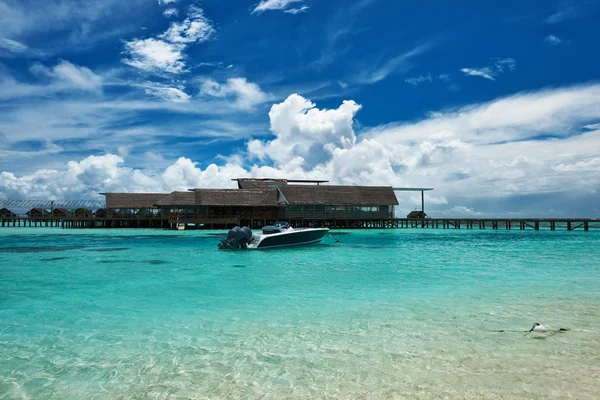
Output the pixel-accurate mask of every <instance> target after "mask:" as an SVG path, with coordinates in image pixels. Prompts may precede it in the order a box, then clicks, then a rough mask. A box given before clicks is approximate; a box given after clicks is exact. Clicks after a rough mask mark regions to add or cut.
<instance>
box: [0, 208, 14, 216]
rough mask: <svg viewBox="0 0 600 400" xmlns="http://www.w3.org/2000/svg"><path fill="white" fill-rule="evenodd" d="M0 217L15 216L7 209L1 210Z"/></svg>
mask: <svg viewBox="0 0 600 400" xmlns="http://www.w3.org/2000/svg"><path fill="white" fill-rule="evenodd" d="M0 215H1V216H3V217H16V216H17V214H15V213H14V212H12V211H11V210H9V209H8V208H3V209H1V210H0Z"/></svg>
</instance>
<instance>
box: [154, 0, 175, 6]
mask: <svg viewBox="0 0 600 400" xmlns="http://www.w3.org/2000/svg"><path fill="white" fill-rule="evenodd" d="M173 3H177V0H158V4H159V5H161V6H166V5H168V4H173Z"/></svg>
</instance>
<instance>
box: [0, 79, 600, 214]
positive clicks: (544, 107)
mask: <svg viewBox="0 0 600 400" xmlns="http://www.w3.org/2000/svg"><path fill="white" fill-rule="evenodd" d="M228 84H229V83H228V82H226V83H223V84H217V85H216V86H215V85H212V84H209V85H207V87H206V88H205V89H206V93H205V95H207V96H215V97H222V96H227V95H226V94H224V93H225V92H227V90H226V89H224V88H223V87H227V85H228ZM209 92H210V93H212V95H211V94H209ZM190 103H191V102H190ZM599 103H600V85H595V84H588V85H581V86H572V87H567V88H561V89H548V90H542V91H537V92H531V93H521V94H515V95H513V96H508V97H504V98H500V99H497V100H494V101H491V102H488V103H484V104H473V105H470V106H465V107H462V108H459V109H455V110H446V111H443V112H438V113H432V114H431V115H430V116H428V117H427V118H425V119H424V120H422V121H418V122H407V123H402V124H395V125H386V126H381V127H376V128H370V129H366V130H364V131H363V132H361V134H360V135H357V134H356V133H355V131H354V128H353V126H354V124H355V116H356V114H357V113H358V112H359V110H360V108H361V106H360V105H358V104H357V103H355V102H354V101H351V100H348V101H345V102H343V103H342V104H340V105H339V106H338V107H337V108H333V109H329V110H328V109H319V108H317V107H316V106H315V104H313V103H312V102H311V101H309V100H308V99H306V98H303V97H302V96H299V95H291V96H290V97H288V98H287V99H286V100H285V101H283V102H281V103H278V104H274V105H273V106H272V108H271V110H270V112H269V120H270V125H271V132H272V134H273V137H272V138H271V139H269V140H261V139H253V140H248V142H247V146H246V152H245V153H233V154H231V155H227V156H224V157H220V159H222V160H226V161H227V163H226V164H224V165H210V166H209V167H207V168H206V169H201V168H198V166H197V165H195V164H194V163H193V162H192V160H190V159H187V158H180V159H179V160H177V161H176V162H174V163H173V164H172V165H170V166H168V165H164V166H163V167H162V168H164V169H163V170H162V171H160V172H149V171H142V170H135V169H131V168H128V167H127V166H125V164H124V160H123V158H122V157H119V156H111V155H106V156H102V157H98V158H91V159H88V158H84V159H83V160H81V161H78V162H76V163H69V164H68V165H67V167H66V168H58V167H56V168H54V169H51V168H47V169H44V170H39V171H37V172H32V173H29V174H25V175H22V176H17V175H16V174H15V173H14V172H9V171H5V172H4V173H3V174H1V175H0V192H1V193H2V196H5V197H20V198H24V197H29V198H33V197H43V198H48V196H50V195H53V196H56V197H61V198H69V197H70V198H77V197H87V196H90V195H92V194H93V193H97V192H101V191H155V190H156V191H164V192H166V191H170V190H174V189H178V190H186V189H187V188H190V187H195V186H203V187H211V186H214V187H223V186H229V185H231V182H230V181H229V179H230V178H234V177H238V176H261V177H264V176H273V177H288V178H298V179H300V178H306V179H308V178H315V179H316V178H320V179H329V180H330V181H331V182H332V183H337V184H368V185H393V186H413V187H414V186H416V187H419V186H421V187H434V188H435V192H433V193H431V194H428V195H434V197H431V198H430V197H427V199H426V204H433V205H435V206H436V210H434V211H430V212H428V213H429V214H432V215H448V216H452V215H459V214H460V215H481V214H480V213H488V211H484V210H482V208H485V204H488V205H489V204H495V205H496V204H501V203H502V202H504V203H502V204H504V205H503V206H502V207H503V208H498V207H500V206H498V207H496V206H494V212H497V213H500V214H505V215H506V212H508V211H514V212H521V211H522V210H523V207H524V206H523V205H522V204H521V205H519V204H517V203H510V201H512V200H502V199H518V198H519V196H524V195H532V194H536V195H540V196H544V197H540V196H538V197H536V198H537V199H542V198H543V199H546V200H544V204H543V205H542V206H541V207H543V208H539V210H547V209H550V208H552V209H568V208H569V207H564V205H565V204H566V203H565V200H564V199H565V197H564V196H574V195H578V196H581V198H584V199H588V202H589V203H590V204H596V203H597V193H595V192H594V190H595V191H597V190H598V189H599V188H600V173H599V168H600V150H599V149H598V145H597V144H598V143H600V129H596V128H595V125H596V124H597V121H598V120H600V108H598V106H597V105H598V104H599ZM191 104H192V105H193V103H191ZM178 106H179V105H178ZM186 106H187V105H185V104H184V105H182V106H181V107H182V108H185V107H186ZM115 107H116V106H115ZM88 108H89V107H88V106H86V107H83V108H81V109H82V110H87V109H88ZM105 110H107V109H98V110H97V112H102V113H103V114H106V112H105ZM46 119H49V118H46ZM61 119H62V118H61ZM99 121H101V120H99ZM48 122H49V123H50V124H52V123H54V121H48ZM76 122H77V121H76ZM3 124H4V121H0V130H1V131H3V132H8V133H9V135H8V137H9V138H11V137H10V132H9V130H7V129H6V128H5V127H4V125H3ZM211 124H214V123H211ZM209 125H210V124H209ZM584 127H590V128H589V129H588V128H586V129H583V128H584ZM34 129H35V128H34ZM78 129H80V128H78ZM142 131H143V130H142ZM139 134H140V135H145V136H144V137H148V136H147V132H140V133H139ZM541 135H546V136H548V135H550V136H554V137H555V138H553V139H545V138H540V136H541ZM123 136H124V134H123V133H119V135H118V137H123ZM115 137H117V136H115ZM100 141H101V142H104V139H103V138H102V139H100ZM137 141H139V135H138V136H131V140H130V141H129V142H123V143H119V146H131V144H132V143H135V142H137ZM115 145H116V144H115ZM157 148H158V147H156V146H152V145H150V147H146V148H144V149H143V150H141V151H142V152H144V153H148V152H150V153H152V154H146V155H145V156H144V157H145V158H147V162H148V165H152V164H156V162H160V163H161V164H162V163H163V161H162V160H161V157H163V158H164V157H165V154H169V153H171V154H172V151H173V149H170V150H169V153H161V152H159V151H158V150H157ZM115 149H116V147H115ZM122 154H123V156H125V155H126V154H127V152H123V153H122ZM53 157H56V156H53ZM127 157H135V155H134V154H130V155H127ZM155 160H158V161H155ZM253 160H254V161H256V160H260V162H258V161H257V162H256V164H254V165H252V162H253ZM141 164H143V161H140V160H139V159H136V160H135V165H141ZM243 165H249V166H248V167H245V168H244V167H242V166H243ZM9 170H10V168H9ZM465 188H469V190H465ZM46 195H47V196H46ZM559 196H563V198H562V200H560V201H559V200H556V201H558V202H556V201H555V200H553V199H557V198H559ZM586 196H587V197H586ZM490 199H493V201H490ZM415 200H416V201H415ZM539 201H541V200H539ZM553 201H555V202H554V203H552V202H553ZM530 202H531V201H530V200H528V203H527V204H530ZM561 202H562V203H561ZM413 204H415V205H416V206H417V207H418V206H420V199H418V198H416V199H411V198H409V199H408V200H407V201H404V200H403V201H402V203H401V210H405V211H406V212H408V211H410V209H412V208H413V207H414V206H413ZM561 204H562V205H561ZM402 212H404V211H401V213H400V214H402Z"/></svg>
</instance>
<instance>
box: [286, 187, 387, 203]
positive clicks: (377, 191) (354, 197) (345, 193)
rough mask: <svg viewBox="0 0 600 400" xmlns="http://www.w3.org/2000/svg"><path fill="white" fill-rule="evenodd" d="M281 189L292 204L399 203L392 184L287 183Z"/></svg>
mask: <svg viewBox="0 0 600 400" xmlns="http://www.w3.org/2000/svg"><path fill="white" fill-rule="evenodd" d="M279 190H280V191H281V193H282V194H283V196H284V197H285V200H287V202H288V203H289V204H290V205H293V204H339V205H352V206H380V205H397V204H398V199H397V198H396V195H395V194H394V190H393V189H392V188H391V187H390V186H326V185H319V186H315V185H286V186H281V187H279ZM282 200H283V199H282Z"/></svg>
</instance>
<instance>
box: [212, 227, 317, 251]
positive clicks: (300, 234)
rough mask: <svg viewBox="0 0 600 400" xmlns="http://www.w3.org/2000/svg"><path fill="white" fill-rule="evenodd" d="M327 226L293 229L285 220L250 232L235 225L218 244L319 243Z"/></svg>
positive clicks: (236, 246)
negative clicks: (259, 230)
mask: <svg viewBox="0 0 600 400" xmlns="http://www.w3.org/2000/svg"><path fill="white" fill-rule="evenodd" d="M328 233H329V228H300V229H294V228H292V227H291V226H290V225H289V224H288V223H287V222H277V223H275V224H274V225H273V226H265V227H264V228H263V229H262V232H261V233H255V234H252V232H251V231H250V229H248V228H247V227H244V228H240V227H235V228H233V229H232V230H230V231H229V234H228V235H227V239H224V240H222V241H221V243H220V244H219V248H220V249H266V248H273V247H288V246H300V245H305V244H313V243H319V242H320V241H321V240H323V238H324V237H325V235H327V234H328Z"/></svg>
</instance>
